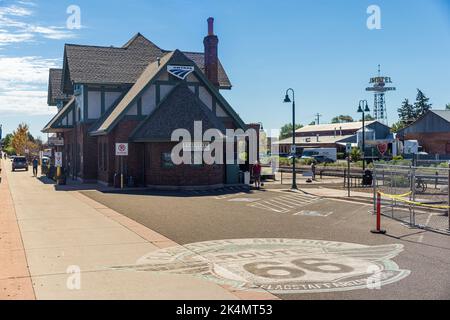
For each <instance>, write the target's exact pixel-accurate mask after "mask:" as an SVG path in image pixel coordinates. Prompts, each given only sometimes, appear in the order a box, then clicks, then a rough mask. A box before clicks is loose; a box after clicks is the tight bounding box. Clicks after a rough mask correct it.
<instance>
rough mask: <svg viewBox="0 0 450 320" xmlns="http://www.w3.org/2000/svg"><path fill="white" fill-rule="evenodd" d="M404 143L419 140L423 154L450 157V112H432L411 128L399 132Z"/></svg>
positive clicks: (415, 122) (414, 123) (398, 134)
mask: <svg viewBox="0 0 450 320" xmlns="http://www.w3.org/2000/svg"><path fill="white" fill-rule="evenodd" d="M397 138H398V139H399V140H401V141H403V142H405V141H408V140H417V141H418V143H419V145H420V146H421V150H420V151H422V152H426V153H428V154H430V155H450V110H430V111H428V112H427V113H425V114H424V115H423V116H422V117H420V118H419V119H417V120H416V121H414V122H413V123H412V124H410V125H409V126H407V127H405V128H403V129H401V130H399V132H398V133H397Z"/></svg>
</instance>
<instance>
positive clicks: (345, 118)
mask: <svg viewBox="0 0 450 320" xmlns="http://www.w3.org/2000/svg"><path fill="white" fill-rule="evenodd" d="M354 121H355V120H353V118H352V117H351V116H348V115H342V114H341V115H340V116H337V117H334V118H333V119H332V120H331V123H346V122H354Z"/></svg>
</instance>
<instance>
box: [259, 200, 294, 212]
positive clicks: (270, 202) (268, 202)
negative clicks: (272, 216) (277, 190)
mask: <svg viewBox="0 0 450 320" xmlns="http://www.w3.org/2000/svg"><path fill="white" fill-rule="evenodd" d="M265 203H266V204H267V205H269V206H271V207H274V208H278V209H282V210H287V211H289V209H288V208H292V207H289V206H287V205H281V204H279V203H276V202H274V201H273V200H267V201H265Z"/></svg>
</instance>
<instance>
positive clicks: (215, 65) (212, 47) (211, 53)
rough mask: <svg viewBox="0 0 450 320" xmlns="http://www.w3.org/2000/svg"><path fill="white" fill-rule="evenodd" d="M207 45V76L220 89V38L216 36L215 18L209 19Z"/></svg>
mask: <svg viewBox="0 0 450 320" xmlns="http://www.w3.org/2000/svg"><path fill="white" fill-rule="evenodd" d="M203 44H204V45H205V75H206V77H207V78H208V79H209V81H211V82H212V83H213V84H214V85H215V86H216V87H217V88H218V87H219V54H218V44H219V38H218V37H217V36H216V35H214V18H209V19H208V35H207V36H206V37H205V39H204V40H203Z"/></svg>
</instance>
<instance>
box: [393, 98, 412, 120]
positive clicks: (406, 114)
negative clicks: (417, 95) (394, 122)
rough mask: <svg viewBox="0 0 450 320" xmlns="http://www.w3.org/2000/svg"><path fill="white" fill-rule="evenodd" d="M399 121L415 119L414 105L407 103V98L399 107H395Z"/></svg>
mask: <svg viewBox="0 0 450 320" xmlns="http://www.w3.org/2000/svg"><path fill="white" fill-rule="evenodd" d="M397 112H398V117H399V119H400V122H402V123H405V124H408V123H411V122H413V121H414V120H416V111H415V107H414V106H413V105H412V104H410V103H409V99H405V100H403V102H402V105H401V107H400V108H398V109H397Z"/></svg>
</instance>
